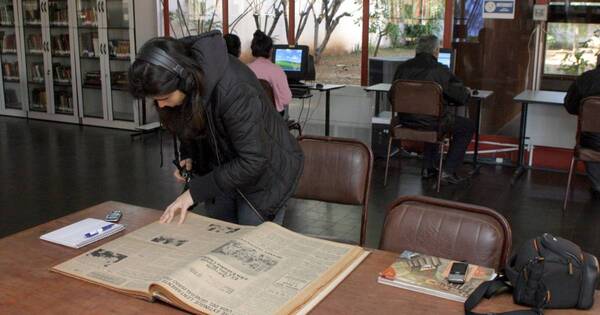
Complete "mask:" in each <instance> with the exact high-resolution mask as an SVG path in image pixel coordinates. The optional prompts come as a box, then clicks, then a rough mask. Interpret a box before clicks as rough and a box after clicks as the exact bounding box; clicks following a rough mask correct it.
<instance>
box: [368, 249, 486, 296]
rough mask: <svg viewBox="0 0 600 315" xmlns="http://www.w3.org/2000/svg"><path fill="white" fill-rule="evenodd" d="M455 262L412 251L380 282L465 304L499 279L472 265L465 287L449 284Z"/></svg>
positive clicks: (400, 257) (396, 263)
mask: <svg viewBox="0 0 600 315" xmlns="http://www.w3.org/2000/svg"><path fill="white" fill-rule="evenodd" d="M453 262H454V261H453V260H450V259H445V258H439V257H435V256H430V255H423V254H419V253H415V252H411V251H404V252H402V254H400V256H398V258H397V259H396V261H395V262H394V263H393V264H392V265H391V266H389V267H388V268H386V269H385V270H384V271H382V272H381V273H380V274H379V278H378V280H377V281H378V282H379V283H382V284H386V285H391V286H395V287H399V288H403V289H407V290H411V291H415V292H420V293H425V294H429V295H434V296H437V297H441V298H444V299H448V300H453V301H457V302H464V301H466V300H467V298H468V297H469V295H471V293H472V292H473V291H475V289H477V287H478V286H479V285H480V284H481V283H483V282H485V281H489V280H492V279H494V278H496V272H495V271H494V269H491V268H486V267H482V266H477V265H472V264H469V267H468V268H467V272H466V274H465V283H464V284H455V283H450V282H448V274H449V273H450V268H451V267H452V263H453Z"/></svg>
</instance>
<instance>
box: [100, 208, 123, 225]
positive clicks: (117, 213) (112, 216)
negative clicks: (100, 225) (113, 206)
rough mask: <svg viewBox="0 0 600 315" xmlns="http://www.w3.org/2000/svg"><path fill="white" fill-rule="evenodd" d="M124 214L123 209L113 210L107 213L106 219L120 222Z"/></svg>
mask: <svg viewBox="0 0 600 315" xmlns="http://www.w3.org/2000/svg"><path fill="white" fill-rule="evenodd" d="M122 216H123V212H122V211H121V210H112V211H111V212H109V213H108V214H107V215H106V218H104V221H106V222H119V220H121V217H122Z"/></svg>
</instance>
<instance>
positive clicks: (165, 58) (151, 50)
mask: <svg viewBox="0 0 600 315" xmlns="http://www.w3.org/2000/svg"><path fill="white" fill-rule="evenodd" d="M136 59H138V60H142V61H145V62H147V63H149V64H151V65H155V66H157V67H161V68H164V69H167V70H168V71H169V72H171V73H174V74H175V75H177V76H178V77H179V85H178V87H177V88H178V89H179V90H182V91H184V92H189V91H191V90H192V89H193V88H194V77H193V76H192V75H191V74H190V73H189V72H188V71H187V70H186V69H185V68H184V67H182V66H181V65H180V64H179V63H177V61H175V59H174V58H173V57H171V56H170V55H169V54H168V53H167V52H166V51H164V50H162V49H160V48H158V47H148V48H146V49H143V50H142V51H141V52H140V53H139V54H138V55H137V57H136Z"/></svg>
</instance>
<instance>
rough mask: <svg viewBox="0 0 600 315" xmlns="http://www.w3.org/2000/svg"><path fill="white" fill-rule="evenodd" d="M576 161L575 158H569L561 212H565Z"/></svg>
mask: <svg viewBox="0 0 600 315" xmlns="http://www.w3.org/2000/svg"><path fill="white" fill-rule="evenodd" d="M576 164H577V161H576V160H575V157H573V158H571V166H570V167H569V179H567V191H566V192H565V202H564V203H563V212H565V211H566V210H567V202H568V201H569V192H570V191H571V181H572V180H573V171H574V170H575V165H576Z"/></svg>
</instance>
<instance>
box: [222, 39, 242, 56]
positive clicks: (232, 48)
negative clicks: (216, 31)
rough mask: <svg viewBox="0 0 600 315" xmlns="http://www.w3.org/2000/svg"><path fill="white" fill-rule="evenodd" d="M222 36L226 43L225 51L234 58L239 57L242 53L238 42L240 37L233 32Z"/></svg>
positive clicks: (240, 43)
mask: <svg viewBox="0 0 600 315" xmlns="http://www.w3.org/2000/svg"><path fill="white" fill-rule="evenodd" d="M223 38H224V39H225V44H227V52H228V53H229V54H230V55H232V56H234V57H236V58H240V55H241V54H242V42H240V38H239V37H238V36H237V35H235V34H225V35H223Z"/></svg>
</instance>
